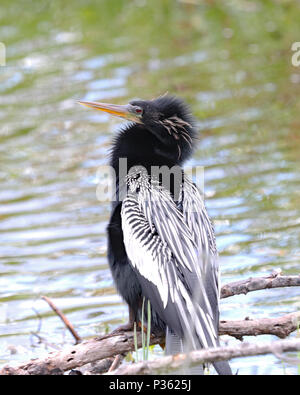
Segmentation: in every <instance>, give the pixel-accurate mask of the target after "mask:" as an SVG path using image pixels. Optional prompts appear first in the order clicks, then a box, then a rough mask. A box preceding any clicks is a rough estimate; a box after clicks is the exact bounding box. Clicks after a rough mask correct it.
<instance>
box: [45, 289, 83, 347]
mask: <svg viewBox="0 0 300 395" xmlns="http://www.w3.org/2000/svg"><path fill="white" fill-rule="evenodd" d="M42 299H44V300H45V301H46V302H47V303H48V305H49V306H50V307H51V309H52V310H53V311H54V312H55V313H56V314H57V315H58V316H59V318H60V319H61V320H62V322H63V323H64V324H65V326H66V327H67V329H68V330H69V331H70V332H71V334H72V335H73V337H74V339H75V344H77V343H80V342H81V337H80V336H79V335H78V333H77V332H76V331H75V329H74V327H73V325H72V324H71V322H70V321H69V320H68V319H67V317H66V316H65V315H64V314H63V313H62V312H61V311H60V310H59V309H58V308H57V307H56V306H55V304H54V303H53V302H52V301H51V300H50V299H49V298H48V296H42Z"/></svg>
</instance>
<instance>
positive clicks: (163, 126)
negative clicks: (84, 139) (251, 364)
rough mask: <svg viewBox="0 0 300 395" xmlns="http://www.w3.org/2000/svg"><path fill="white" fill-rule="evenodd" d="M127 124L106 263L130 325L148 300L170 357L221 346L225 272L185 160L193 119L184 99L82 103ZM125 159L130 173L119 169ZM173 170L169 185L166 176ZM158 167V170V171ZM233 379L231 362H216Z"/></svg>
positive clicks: (118, 145)
mask: <svg viewBox="0 0 300 395" xmlns="http://www.w3.org/2000/svg"><path fill="white" fill-rule="evenodd" d="M82 104H85V105H87V106H90V107H93V108H97V109H100V110H102V111H107V112H109V113H112V114H114V115H117V116H120V117H123V118H126V119H129V120H130V121H131V122H130V123H129V124H127V125H126V126H125V127H123V128H122V129H121V130H120V131H119V132H118V134H117V136H116V137H115V140H114V143H113V147H112V154H111V162H110V164H111V166H112V167H113V169H114V170H115V173H116V175H117V177H116V191H117V199H116V201H114V202H113V203H112V209H111V217H110V221H109V225H108V228H107V232H108V259H109V264H110V269H111V272H112V275H113V278H114V282H115V285H116V288H117V290H118V292H119V293H120V294H121V295H122V297H123V299H124V300H125V301H126V303H127V304H128V306H129V323H128V325H126V326H123V328H121V329H123V330H126V329H130V328H132V325H133V322H134V321H135V322H139V321H140V319H141V310H142V303H143V298H145V299H146V300H149V301H150V304H151V310H152V313H151V331H152V332H161V331H164V332H166V334H167V339H166V348H167V352H168V353H171V354H172V353H175V352H178V351H187V350H190V349H196V348H202V347H215V346H218V345H219V338H218V322H219V306H218V302H219V279H218V276H219V269H218V258H217V251H216V245H215V236H214V231H213V227H212V224H211V222H210V219H209V217H208V215H207V212H206V209H205V206H204V203H203V201H202V197H201V195H200V193H199V191H198V189H197V188H196V186H195V185H194V184H193V183H192V182H191V181H190V180H189V179H188V178H187V176H186V175H185V174H184V171H183V169H182V167H181V166H182V165H183V163H184V162H185V161H186V160H187V159H188V158H189V157H190V156H191V155H192V153H193V149H194V147H195V138H196V134H197V132H196V128H195V122H194V119H193V117H192V115H191V114H190V111H189V109H188V107H187V106H186V104H184V103H183V101H182V100H180V99H178V98H175V97H170V96H162V97H159V98H157V99H154V100H151V101H143V100H135V101H132V102H131V103H130V104H128V105H126V106H116V105H107V104H103V103H93V102H92V103H91V102H82ZM121 158H126V161H127V169H128V171H127V172H126V173H125V174H124V171H123V170H124V169H121V168H120V159H121ZM163 166H165V167H166V169H172V177H171V182H170V180H166V179H164V177H163V176H162V174H161V173H160V171H157V169H162V167H163ZM153 169H154V170H155V171H153ZM214 366H215V368H216V370H217V371H218V373H220V374H231V370H230V367H229V365H228V363H227V362H218V363H215V364H214Z"/></svg>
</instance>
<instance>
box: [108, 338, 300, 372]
mask: <svg viewBox="0 0 300 395" xmlns="http://www.w3.org/2000/svg"><path fill="white" fill-rule="evenodd" d="M288 351H300V339H293V340H277V341H274V342H271V343H266V344H253V343H251V344H250V343H244V342H243V343H241V344H239V345H236V346H232V347H218V348H210V349H206V350H196V351H192V352H190V353H188V354H177V355H169V356H166V357H161V358H157V359H155V360H154V361H143V362H138V363H135V364H131V365H122V366H120V367H119V368H118V369H116V370H114V371H112V372H109V373H106V374H107V375H137V374H170V373H172V372H173V373H174V372H178V370H179V369H180V368H187V367H193V366H197V365H200V364H204V363H212V362H215V361H225V360H230V359H234V358H240V357H249V356H254V355H264V354H274V355H276V356H280V355H281V354H282V353H284V352H288ZM299 363H300V359H299Z"/></svg>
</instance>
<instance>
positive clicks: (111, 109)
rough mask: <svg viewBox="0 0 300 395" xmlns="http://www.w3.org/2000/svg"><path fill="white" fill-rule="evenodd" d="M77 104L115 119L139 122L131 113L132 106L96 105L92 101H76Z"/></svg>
mask: <svg viewBox="0 0 300 395" xmlns="http://www.w3.org/2000/svg"><path fill="white" fill-rule="evenodd" d="M78 103H79V104H82V105H83V106H87V107H91V108H94V109H95V110H100V111H104V112H107V113H109V114H112V115H115V116H117V117H121V118H125V119H127V120H128V121H133V122H139V123H140V122H141V121H140V119H139V118H138V117H137V116H136V115H135V114H134V113H133V112H132V107H133V106H131V105H130V104H126V105H123V106H122V105H118V104H108V103H98V102H94V101H78Z"/></svg>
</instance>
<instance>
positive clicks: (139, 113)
mask: <svg viewBox="0 0 300 395" xmlns="http://www.w3.org/2000/svg"><path fill="white" fill-rule="evenodd" d="M134 111H135V113H136V114H138V115H142V113H143V109H142V108H141V107H135V109H134Z"/></svg>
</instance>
